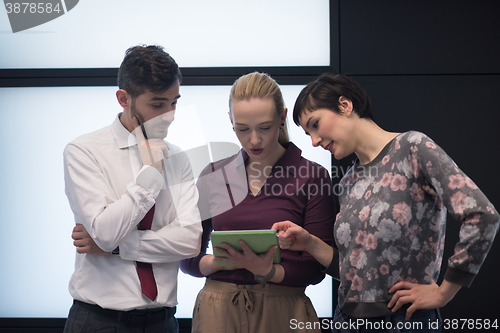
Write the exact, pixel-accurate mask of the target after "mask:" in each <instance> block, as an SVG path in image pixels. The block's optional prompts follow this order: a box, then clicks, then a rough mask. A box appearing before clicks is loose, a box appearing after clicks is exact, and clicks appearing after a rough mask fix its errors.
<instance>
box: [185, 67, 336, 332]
mask: <svg viewBox="0 0 500 333" xmlns="http://www.w3.org/2000/svg"><path fill="white" fill-rule="evenodd" d="M229 110H230V111H229V117H230V121H231V123H232V126H233V129H234V132H235V134H236V136H237V137H238V140H239V141H240V143H241V145H242V147H243V149H242V150H241V151H240V152H239V153H238V154H236V155H234V156H232V157H230V158H227V159H224V160H221V161H218V162H215V163H211V164H210V165H209V166H207V167H206V168H205V170H204V171H203V172H202V174H201V175H200V177H199V179H198V183H197V186H198V190H199V194H200V199H199V208H200V213H201V215H202V219H203V220H204V221H203V238H202V245H201V253H200V255H199V256H197V257H195V258H192V259H188V260H184V261H182V262H181V269H182V271H183V272H185V273H187V274H190V275H193V276H197V277H207V280H206V284H205V287H204V288H203V289H202V290H201V291H200V293H199V295H198V297H197V300H196V304H195V307H194V310H193V329H192V330H193V332H210V333H214V332H289V331H290V323H291V320H292V319H294V320H296V321H297V322H303V323H305V322H311V323H312V322H318V318H317V316H316V312H315V310H314V308H313V306H312V304H311V302H310V300H309V298H307V296H305V294H304V290H305V288H306V287H307V286H308V285H310V284H317V283H319V282H321V280H323V278H324V273H322V272H321V266H320V265H319V263H318V262H317V261H316V260H315V259H314V258H313V257H312V256H311V255H310V254H308V253H303V252H301V251H292V250H283V251H281V262H280V263H279V264H273V256H274V253H275V252H276V246H275V247H272V248H271V249H270V250H269V251H268V252H267V253H266V254H261V255H256V254H255V253H253V252H252V251H251V250H250V248H249V247H248V246H246V244H245V243H241V246H242V248H243V250H244V252H241V253H240V252H237V251H235V250H234V249H233V248H231V247H230V246H228V245H225V248H224V249H220V248H219V249H216V250H217V251H219V252H221V253H222V254H223V255H224V256H225V257H226V259H218V260H222V261H225V262H229V263H233V264H236V266H218V265H217V263H216V258H215V257H214V256H213V255H210V254H206V250H207V247H208V243H209V239H210V234H211V232H212V230H215V231H227V230H262V229H271V227H272V225H273V224H274V223H275V222H277V221H283V220H289V221H293V222H294V223H296V224H297V225H300V226H301V227H303V228H304V229H305V230H308V232H310V233H311V234H314V235H315V236H316V237H318V238H319V239H321V240H322V241H324V242H326V243H328V244H329V243H331V241H332V233H333V221H332V216H335V211H334V210H335V209H334V201H333V197H332V195H331V193H332V191H331V179H330V176H329V174H328V172H327V171H326V169H325V168H323V167H321V166H319V165H318V164H316V163H314V162H311V161H308V160H306V159H305V158H303V157H302V156H301V151H300V149H298V148H297V147H296V146H295V145H294V144H293V143H291V142H289V140H288V135H287V130H286V121H285V120H286V115H287V109H286V108H285V107H284V101H283V97H282V95H281V91H280V89H279V87H278V85H277V83H276V82H275V81H274V80H273V79H272V78H271V77H269V76H268V75H266V74H262V73H251V74H247V75H244V76H242V77H240V78H239V79H238V80H236V82H235V83H234V84H233V86H232V88H231V94H230V100H229ZM297 332H320V329H319V328H317V329H315V330H314V329H311V330H306V329H304V330H297Z"/></svg>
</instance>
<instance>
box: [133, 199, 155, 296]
mask: <svg viewBox="0 0 500 333" xmlns="http://www.w3.org/2000/svg"><path fill="white" fill-rule="evenodd" d="M154 214H155V205H153V207H151V209H150V210H149V212H147V214H146V215H145V216H144V218H143V219H142V221H141V222H140V223H139V226H138V227H137V228H138V229H139V230H151V225H152V224H153V216H154ZM136 264H137V273H138V274H139V281H140V282H141V290H142V293H143V294H144V295H145V296H146V297H147V298H149V299H150V300H152V301H154V300H155V299H156V296H157V295H158V289H157V288H156V281H155V276H154V274H153V266H152V265H151V264H149V263H145V262H140V261H136Z"/></svg>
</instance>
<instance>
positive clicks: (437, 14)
mask: <svg viewBox="0 0 500 333" xmlns="http://www.w3.org/2000/svg"><path fill="white" fill-rule="evenodd" d="M499 13H500V1H497V0H474V1H472V0H467V1H465V0H455V1H451V0H419V1H407V0H406V1H401V0H378V1H373V0H344V1H341V2H340V36H341V71H342V72H343V73H349V74H384V75H386V74H442V73H497V74H499V73H500V61H498V59H500V20H499V19H498V17H499V16H498V15H499Z"/></svg>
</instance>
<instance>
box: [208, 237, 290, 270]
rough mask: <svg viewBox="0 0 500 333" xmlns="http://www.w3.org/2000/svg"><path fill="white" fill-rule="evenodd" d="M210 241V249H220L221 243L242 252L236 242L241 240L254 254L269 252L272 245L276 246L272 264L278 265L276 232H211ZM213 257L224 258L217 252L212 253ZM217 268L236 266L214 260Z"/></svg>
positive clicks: (278, 251) (278, 250) (278, 255)
mask: <svg viewBox="0 0 500 333" xmlns="http://www.w3.org/2000/svg"><path fill="white" fill-rule="evenodd" d="M210 238H211V240H212V247H220V248H224V247H223V246H221V243H223V242H224V243H228V244H229V245H231V246H232V247H233V248H234V249H235V250H236V251H240V252H243V250H242V249H241V246H240V243H238V240H240V239H242V240H243V241H245V243H247V245H248V246H249V247H250V248H251V249H252V251H253V252H254V253H255V254H263V253H267V251H269V248H271V246H273V245H277V246H278V249H277V250H276V253H275V254H274V259H273V263H275V264H279V263H280V260H281V257H280V248H279V243H278V234H277V233H276V230H231V231H213V232H212V235H211V236H210ZM213 252H214V256H216V257H224V256H223V255H222V254H221V253H219V252H217V251H215V250H214V251H213ZM216 263H217V266H236V264H231V263H227V262H222V261H218V260H216Z"/></svg>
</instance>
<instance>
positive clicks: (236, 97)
mask: <svg viewBox="0 0 500 333" xmlns="http://www.w3.org/2000/svg"><path fill="white" fill-rule="evenodd" d="M250 98H262V99H264V98H271V99H272V100H273V101H274V106H275V107H276V112H277V113H278V116H281V113H282V112H283V110H284V109H285V101H284V100H283V95H282V94H281V90H280V88H279V86H278V83H276V81H275V80H274V79H273V78H271V77H270V76H269V75H268V74H266V73H259V72H253V73H250V74H246V75H243V76H242V77H240V78H239V79H237V80H236V81H234V83H233V86H232V87H231V93H230V95H229V112H230V114H231V116H232V115H233V110H232V109H231V104H232V102H234V101H243V100H249V99H250ZM283 124H284V125H283V126H280V130H279V137H278V142H279V143H280V144H281V145H284V144H287V143H288V142H290V139H289V138H288V129H287V125H286V119H285V121H284V122H283Z"/></svg>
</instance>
